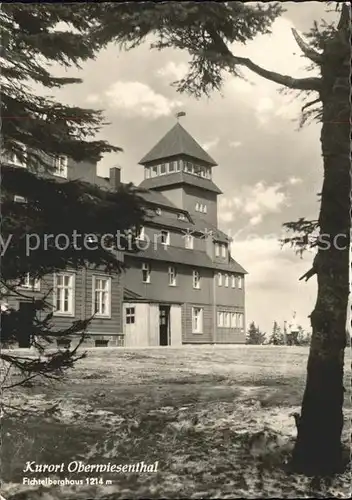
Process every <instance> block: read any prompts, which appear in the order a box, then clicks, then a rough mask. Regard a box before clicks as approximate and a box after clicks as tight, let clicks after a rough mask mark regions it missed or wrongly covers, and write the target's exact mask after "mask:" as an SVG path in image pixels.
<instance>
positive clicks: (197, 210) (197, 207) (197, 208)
mask: <svg viewBox="0 0 352 500" xmlns="http://www.w3.org/2000/svg"><path fill="white" fill-rule="evenodd" d="M196 212H199V203H196Z"/></svg>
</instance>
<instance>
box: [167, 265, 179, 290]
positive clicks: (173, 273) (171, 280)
mask: <svg viewBox="0 0 352 500" xmlns="http://www.w3.org/2000/svg"><path fill="white" fill-rule="evenodd" d="M176 276H177V275H176V269H175V268H174V267H169V286H176Z"/></svg>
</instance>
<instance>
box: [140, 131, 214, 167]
mask: <svg viewBox="0 0 352 500" xmlns="http://www.w3.org/2000/svg"><path fill="white" fill-rule="evenodd" d="M179 155H186V156H190V157H191V158H195V159H197V160H200V161H202V162H204V163H206V164H208V165H209V166H216V165H217V163H216V162H215V161H214V160H213V158H211V156H209V155H208V153H207V152H206V151H204V149H203V148H202V147H201V146H200V145H199V144H198V142H197V141H196V140H195V139H193V137H192V136H191V135H190V134H189V133H188V132H187V130H185V129H184V128H183V127H182V125H180V123H176V125H175V126H174V127H172V129H171V130H169V132H167V134H166V135H164V137H163V138H162V139H160V141H159V142H158V143H157V144H156V145H155V146H154V147H153V148H152V149H151V150H150V151H149V153H148V154H146V155H145V156H144V157H143V158H142V159H141V161H140V162H139V164H140V165H146V164H147V163H150V162H153V161H156V160H161V159H164V158H169V157H172V156H179Z"/></svg>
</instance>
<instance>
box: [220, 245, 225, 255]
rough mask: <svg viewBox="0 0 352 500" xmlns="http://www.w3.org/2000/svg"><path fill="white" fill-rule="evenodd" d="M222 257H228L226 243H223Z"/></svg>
mask: <svg viewBox="0 0 352 500" xmlns="http://www.w3.org/2000/svg"><path fill="white" fill-rule="evenodd" d="M221 257H226V245H221Z"/></svg>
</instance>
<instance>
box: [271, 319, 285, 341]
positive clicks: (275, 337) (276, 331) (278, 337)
mask: <svg viewBox="0 0 352 500" xmlns="http://www.w3.org/2000/svg"><path fill="white" fill-rule="evenodd" d="M269 344H272V345H284V344H285V338H284V334H283V333H282V331H281V328H280V326H279V324H278V322H277V321H274V324H273V330H272V332H271V335H270V337H269Z"/></svg>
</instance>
